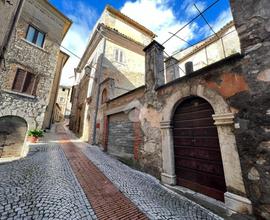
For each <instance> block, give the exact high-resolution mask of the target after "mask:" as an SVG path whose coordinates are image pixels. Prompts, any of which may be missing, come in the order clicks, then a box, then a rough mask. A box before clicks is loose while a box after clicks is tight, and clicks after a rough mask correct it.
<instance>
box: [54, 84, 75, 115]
mask: <svg viewBox="0 0 270 220" xmlns="http://www.w3.org/2000/svg"><path fill="white" fill-rule="evenodd" d="M70 99H71V87H68V86H59V89H58V95H57V100H56V103H58V105H59V107H60V109H61V115H62V116H61V117H62V118H63V119H64V118H68V117H69V116H70V112H71V102H70Z"/></svg>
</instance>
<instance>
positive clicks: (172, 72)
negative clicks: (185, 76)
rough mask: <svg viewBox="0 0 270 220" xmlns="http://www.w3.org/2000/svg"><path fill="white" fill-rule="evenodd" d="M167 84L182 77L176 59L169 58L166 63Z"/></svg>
mask: <svg viewBox="0 0 270 220" xmlns="http://www.w3.org/2000/svg"><path fill="white" fill-rule="evenodd" d="M165 69H166V83H168V82H170V81H173V80H175V79H177V78H179V77H180V72H179V67H178V60H177V59H175V58H174V57H168V58H167V59H166V61H165Z"/></svg>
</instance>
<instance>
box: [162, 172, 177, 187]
mask: <svg viewBox="0 0 270 220" xmlns="http://www.w3.org/2000/svg"><path fill="white" fill-rule="evenodd" d="M161 182H162V183H165V184H168V185H175V184H176V176H175V175H169V174H167V173H162V174H161Z"/></svg>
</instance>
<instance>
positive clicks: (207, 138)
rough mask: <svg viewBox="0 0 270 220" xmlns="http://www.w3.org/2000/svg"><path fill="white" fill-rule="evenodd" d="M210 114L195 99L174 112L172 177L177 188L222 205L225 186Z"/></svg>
mask: <svg viewBox="0 0 270 220" xmlns="http://www.w3.org/2000/svg"><path fill="white" fill-rule="evenodd" d="M213 114H214V110H213V109H212V107H211V106H210V104H209V103H208V102H207V101H205V100H204V99H202V98H198V97H193V98H190V99H186V100H185V101H183V102H182V103H181V104H180V105H179V106H178V107H177V109H176V110H175V115H174V118H173V127H174V129H173V137H174V152H175V173H176V176H177V184H179V185H182V186H185V187H188V188H190V189H193V190H195V191H197V192H200V193H203V194H205V195H209V196H211V197H213V198H216V199H219V200H222V201H223V200H224V195H223V194H224V192H226V184H225V178H224V171H223V165H222V158H221V153H220V146H219V140H218V133H217V128H216V126H215V125H214V120H213V118H212V115H213Z"/></svg>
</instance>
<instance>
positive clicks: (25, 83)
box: [0, 0, 71, 157]
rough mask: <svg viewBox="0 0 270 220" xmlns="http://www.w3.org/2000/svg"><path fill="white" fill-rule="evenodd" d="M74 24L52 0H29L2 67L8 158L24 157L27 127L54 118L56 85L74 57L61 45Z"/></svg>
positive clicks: (0, 124)
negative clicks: (69, 59) (61, 47)
mask: <svg viewBox="0 0 270 220" xmlns="http://www.w3.org/2000/svg"><path fill="white" fill-rule="evenodd" d="M0 17H1V18H0V19H1V21H3V17H2V14H1V15H0ZM70 25H71V21H70V20H69V19H68V18H67V17H66V16H64V15H63V14H62V13H61V12H59V11H58V10H57V9H56V8H55V7H53V6H52V5H51V4H50V3H49V2H48V1H46V0H25V2H24V4H23V7H22V9H21V11H20V16H19V18H18V22H17V24H16V26H15V29H14V30H13V32H12V35H11V38H10V42H9V44H8V47H7V49H6V52H5V55H4V59H3V62H2V63H1V67H0V68H1V69H0V71H1V73H0V74H1V77H0V133H1V137H0V141H1V142H0V144H1V149H2V151H3V153H2V156H3V157H7V156H21V155H23V154H24V153H25V150H24V149H25V148H23V145H24V144H23V143H24V139H25V135H26V131H27V130H29V129H34V128H39V129H41V128H42V127H44V124H47V123H48V122H49V121H50V120H51V119H50V118H51V115H52V114H51V112H49V106H50V105H51V104H50V103H51V102H53V94H52V92H53V88H54V87H56V86H58V84H57V80H58V78H59V77H60V74H61V70H62V68H63V65H64V63H65V62H66V60H67V58H68V57H67V56H66V54H65V53H63V52H61V51H60V44H61V42H62V40H63V38H64V36H65V34H66V33H67V31H68V29H69V27H70ZM54 101H55V100H54ZM14 137H18V138H14Z"/></svg>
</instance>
